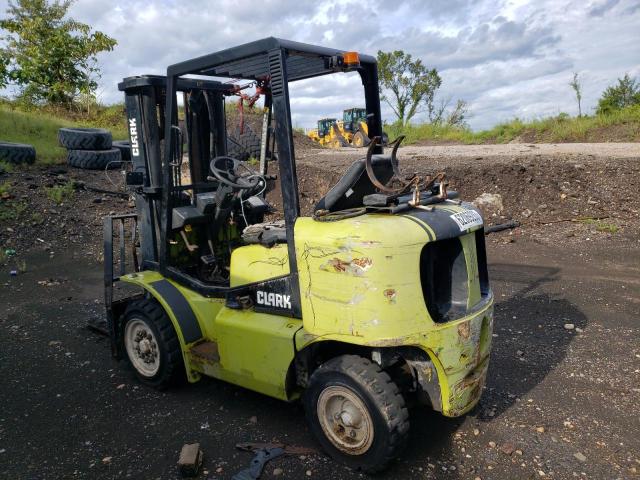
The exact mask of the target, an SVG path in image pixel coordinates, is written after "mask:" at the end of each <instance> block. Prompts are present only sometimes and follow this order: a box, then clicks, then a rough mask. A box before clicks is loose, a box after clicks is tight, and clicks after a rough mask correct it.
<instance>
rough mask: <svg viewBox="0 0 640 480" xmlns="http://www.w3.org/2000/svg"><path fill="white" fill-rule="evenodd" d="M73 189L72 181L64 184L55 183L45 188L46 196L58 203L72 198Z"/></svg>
mask: <svg viewBox="0 0 640 480" xmlns="http://www.w3.org/2000/svg"><path fill="white" fill-rule="evenodd" d="M75 191H76V189H75V186H74V182H67V183H66V184H64V185H56V186H54V187H50V188H47V197H49V198H50V199H51V200H53V201H54V202H55V203H57V204H58V205H60V204H61V203H63V202H64V201H65V200H67V199H69V198H72V197H73V195H74V193H75Z"/></svg>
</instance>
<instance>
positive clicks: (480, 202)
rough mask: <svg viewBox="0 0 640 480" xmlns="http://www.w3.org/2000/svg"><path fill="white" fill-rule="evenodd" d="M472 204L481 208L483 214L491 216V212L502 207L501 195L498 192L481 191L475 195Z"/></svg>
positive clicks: (497, 210) (500, 209)
mask: <svg viewBox="0 0 640 480" xmlns="http://www.w3.org/2000/svg"><path fill="white" fill-rule="evenodd" d="M472 203H473V205H475V206H476V207H478V208H479V209H480V210H482V213H484V215H485V216H491V214H492V213H499V212H501V211H502V210H503V209H504V205H503V203H502V195H500V194H499V193H487V192H485V193H483V194H482V195H480V196H479V197H477V198H476V199H475V200H474V201H473V202H472Z"/></svg>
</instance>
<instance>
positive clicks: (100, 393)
mask: <svg viewBox="0 0 640 480" xmlns="http://www.w3.org/2000/svg"><path fill="white" fill-rule="evenodd" d="M504 147H508V148H516V149H517V148H522V149H523V150H524V149H525V148H529V147H523V146H512V145H509V146H504ZM537 147H538V148H550V147H546V146H545V147H543V146H540V145H538V146H537ZM434 148H436V150H433V149H434ZM449 148H453V149H454V150H453V151H454V152H456V151H458V150H455V149H461V150H464V151H466V152H467V153H468V156H467V157H466V160H464V159H461V158H460V157H459V155H461V154H459V153H455V154H454V153H448V154H444V153H442V152H444V151H445V150H444V147H420V148H419V150H418V152H431V153H429V154H428V159H429V161H426V160H424V159H423V160H420V159H417V158H414V159H412V158H410V157H411V155H410V150H409V149H406V150H403V151H402V154H401V157H400V158H401V162H402V161H403V159H404V162H403V164H402V165H403V167H404V168H405V169H406V168H409V169H412V168H415V167H418V168H416V170H418V169H419V170H424V171H431V168H434V167H437V168H440V167H441V166H448V167H449V168H448V169H447V172H448V177H449V178H450V180H451V182H452V184H454V186H455V187H456V188H458V189H459V190H460V191H461V192H462V194H463V197H464V198H474V197H475V196H477V195H478V194H480V193H482V192H485V191H492V192H494V191H496V190H497V191H499V192H501V194H503V199H504V211H503V212H502V213H496V217H495V218H493V220H495V222H499V221H501V217H505V218H507V217H509V216H513V217H514V218H517V219H520V220H523V221H524V220H527V221H529V222H530V223H527V224H525V225H524V227H523V228H521V229H518V230H516V231H515V232H503V233H500V234H497V235H492V236H490V237H488V240H489V243H488V245H489V252H488V253H489V262H490V273H491V280H492V287H493V289H494V293H495V296H496V313H495V316H496V324H495V337H494V339H493V342H494V348H493V352H492V359H491V366H490V370H489V379H488V384H487V388H486V390H485V392H484V396H483V399H482V401H481V403H480V405H479V406H478V407H477V408H476V409H475V410H473V411H472V412H471V413H470V414H469V415H467V416H465V417H463V418H460V419H453V420H451V419H444V418H442V417H441V416H439V415H436V414H432V413H428V412H423V411H417V412H414V415H413V417H412V433H411V442H410V445H409V447H408V448H407V450H406V452H405V453H404V455H403V456H402V457H401V458H400V459H399V461H398V462H397V463H396V464H395V465H394V466H393V467H392V468H391V469H390V470H389V471H387V472H386V473H385V474H384V475H381V476H380V477H379V478H382V479H431V478H459V479H468V478H470V479H474V478H475V477H480V478H482V479H484V480H486V479H500V480H501V479H504V480H507V479H514V478H558V479H565V478H567V479H568V478H594V479H609V478H623V479H627V478H629V479H631V478H638V472H639V471H640V453H639V452H640V440H639V439H638V435H637V432H638V431H639V430H640V419H639V417H638V415H637V405H638V404H640V347H639V343H638V338H640V325H639V324H638V318H640V253H639V252H640V248H638V247H639V246H640V243H639V240H638V238H639V237H638V231H637V228H638V223H640V222H638V214H639V213H638V199H637V191H638V188H639V187H640V185H639V184H638V181H639V179H640V171H639V169H640V149H639V148H638V146H637V145H633V144H632V145H628V146H626V147H622V149H621V150H617V152H618V153H612V152H613V150H609V151H608V153H602V152H604V150H603V149H616V148H621V147H620V146H615V145H614V146H609V145H604V146H592V150H591V154H592V155H594V157H593V158H592V157H588V156H585V155H582V154H575V155H574V154H569V153H563V154H554V155H547V154H544V155H542V156H541V157H537V156H536V154H535V153H527V152H522V153H519V154H517V155H513V156H512V154H504V155H502V154H498V153H496V151H498V150H499V149H501V148H503V146H500V147H496V148H494V149H493V150H492V152H493V153H492V154H491V155H489V154H482V155H480V154H478V153H469V152H472V151H474V150H473V149H475V148H478V149H486V148H487V147H486V146H479V147H446V149H449ZM563 148H564V147H563ZM634 148H635V153H634ZM423 149H427V150H423ZM438 149H441V150H438ZM625 149H630V150H628V151H627V152H626V153H625V152H624V150H625ZM490 150H491V149H490ZM434 151H435V152H441V153H442V155H441V156H440V157H439V156H438V155H437V154H434ZM483 151H486V150H483ZM594 151H595V152H596V153H594ZM476 152H477V151H476ZM597 152H600V153H597ZM307 153H308V152H299V160H300V161H299V163H300V168H299V177H300V181H301V190H302V192H303V194H304V195H303V207H304V208H306V209H310V208H311V205H312V204H313V203H314V202H315V200H317V197H318V195H319V194H320V191H321V190H322V189H325V190H326V189H327V188H329V186H330V184H331V182H332V180H333V179H334V178H335V177H336V176H337V171H338V167H343V166H344V165H346V164H348V163H350V161H352V160H353V158H354V157H357V156H359V155H360V154H361V152H341V153H339V154H335V152H333V153H332V152H326V151H321V152H320V153H319V154H318V153H314V155H313V156H307ZM302 155H304V157H303V158H300V157H302ZM420 155H422V153H420V154H416V156H420ZM474 155H478V156H483V158H482V159H476V158H475V157H474ZM485 155H486V157H485ZM501 155H502V157H503V158H502V159H497V158H496V159H495V160H492V158H494V157H501ZM610 155H613V156H610ZM434 156H435V160H434ZM440 159H441V160H442V163H441V164H440V163H438V165H434V163H435V161H438V162H440ZM457 159H458V160H459V161H458V160H457ZM503 160H504V161H503ZM576 165H578V167H576ZM523 167H524V169H525V170H524V171H522V168H523ZM50 173H51V169H49V170H44V171H39V170H34V171H31V172H26V173H23V172H16V173H14V174H11V176H10V177H8V178H9V179H10V181H12V182H15V183H16V187H15V189H14V194H15V199H14V200H15V201H18V200H19V201H24V202H27V203H28V205H29V207H30V209H31V210H30V211H29V215H31V214H32V212H36V211H37V212H39V213H40V214H41V215H43V217H44V220H43V221H42V222H32V218H31V216H29V217H24V218H22V219H21V218H18V219H16V220H15V221H11V222H7V223H5V224H3V225H2V232H1V233H0V245H1V246H2V248H3V249H4V248H7V247H9V246H13V247H16V248H17V250H18V256H17V257H14V259H10V260H9V261H8V263H7V265H5V266H2V267H0V279H1V281H0V378H2V388H0V405H1V406H2V408H1V409H0V478H28V479H45V478H46V479H49V478H52V479H57V478H104V479H119V478H142V479H147V478H162V479H165V478H178V475H177V473H176V468H175V463H176V461H177V457H178V453H179V450H180V447H181V446H182V444H183V443H187V442H191V441H199V442H201V443H202V446H203V449H204V452H205V464H204V467H205V470H206V471H207V472H208V473H206V474H202V475H201V476H200V477H199V478H207V479H229V478H231V477H232V475H233V474H234V473H236V472H237V471H239V470H241V469H242V468H245V467H246V466H248V464H249V461H250V459H251V455H250V454H248V453H242V452H239V451H237V450H236V449H235V447H234V446H235V444H236V443H238V442H242V441H271V440H279V441H282V442H286V443H291V444H295V445H303V446H308V447H315V444H314V442H313V440H312V439H311V437H310V435H309V432H308V430H307V428H306V425H305V423H304V415H303V412H302V409H301V408H300V407H299V406H298V405H297V404H294V405H289V404H285V403H282V402H279V401H276V400H272V399H269V398H267V397H264V396H261V395H258V394H254V393H251V392H248V391H246V390H243V389H241V388H237V387H234V386H231V385H229V384H226V383H223V382H218V381H215V380H211V379H205V380H204V381H202V382H200V383H199V384H196V385H188V386H185V387H183V388H180V389H175V390H170V391H168V392H164V393H157V392H154V391H151V390H149V389H147V388H144V387H142V386H141V385H139V384H138V383H137V382H136V381H135V380H134V379H133V377H132V375H131V374H130V373H129V372H128V371H127V370H126V369H125V368H124V366H123V364H121V363H117V362H114V361H113V360H112V359H111V358H110V355H109V348H108V344H107V342H106V341H105V339H104V338H102V337H99V336H96V335H94V334H93V333H91V332H89V331H88V330H87V329H86V328H85V324H86V321H87V319H89V318H98V317H100V316H102V315H103V307H102V286H101V285H102V270H101V264H100V262H99V250H100V241H101V238H100V236H101V229H100V222H99V217H100V216H101V215H103V214H106V213H108V212H110V211H116V212H120V211H124V210H126V209H127V208H128V203H127V200H126V199H118V198H117V197H113V196H109V195H102V194H97V193H95V192H91V191H87V190H79V191H77V192H76V194H75V197H74V198H73V199H72V200H71V201H69V202H67V204H66V205H63V206H58V205H55V204H53V202H52V201H51V200H50V199H48V198H47V196H46V195H45V194H44V189H45V188H46V186H47V185H51V184H55V183H56V182H66V181H67V180H68V178H70V177H73V178H77V179H80V178H82V179H84V180H85V181H86V183H87V184H91V185H98V186H103V187H104V188H113V187H109V185H108V184H107V182H106V181H105V180H104V179H103V174H102V173H95V174H89V175H87V174H85V173H84V172H77V171H71V170H69V171H66V172H64V173H63V172H62V171H58V172H57V173H56V172H54V173H53V174H50ZM25 176H27V177H29V178H30V180H26V181H25V180H24V177H25ZM61 176H62V178H61ZM529 177H531V181H529V180H528V179H529ZM5 178H6V177H5ZM5 178H3V179H5ZM565 182H568V183H569V186H568V187H567V186H566V185H565ZM30 185H33V186H34V187H31V186H30ZM495 186H498V188H497V189H495V188H493V187H495ZM488 187H491V188H488ZM562 187H564V190H563V189H562ZM578 187H580V188H578ZM563 194H564V195H565V196H564V197H562V195H563ZM96 198H100V202H99V203H94V202H95V199H96ZM589 198H591V201H592V202H593V201H596V202H598V203H596V204H593V203H589ZM14 200H12V201H14ZM541 204H545V205H546V207H545V208H542V209H540V208H539V207H540V205H541ZM524 208H529V209H530V210H531V212H532V213H531V215H529V216H528V217H523V216H522V213H523V210H524ZM51 209H53V210H54V211H55V212H56V213H54V214H51V212H50V211H51ZM541 211H542V213H539V212H541ZM552 212H553V213H552ZM574 212H575V213H576V214H575V215H574ZM543 213H544V214H545V215H546V216H545V217H543V216H542V214H543ZM588 214H591V215H592V216H607V217H609V218H607V219H606V221H607V222H612V223H615V224H616V225H617V226H619V230H617V231H616V232H611V231H600V230H599V229H598V228H599V225H598V224H597V223H591V222H586V221H572V220H576V219H580V218H582V217H583V216H586V215H588ZM596 214H597V215H596ZM564 216H567V218H566V220H567V221H566V222H565V221H561V222H558V223H545V222H543V221H542V220H550V219H559V220H563V217H564ZM535 219H538V221H537V223H534V222H533V220H535ZM603 221H605V220H603ZM34 223H35V224H34ZM7 228H10V229H11V230H12V231H11V232H9V231H8V230H7ZM38 238H39V239H40V240H38ZM15 259H19V260H24V261H25V263H26V266H27V269H26V272H25V273H20V274H19V275H18V276H17V277H10V276H9V269H11V268H13V265H14V264H13V263H12V262H13V261H14V260H15ZM569 323H570V324H573V325H574V328H573V329H571V330H568V329H565V327H564V325H565V324H569ZM252 417H256V418H255V419H254V418H252ZM254 420H255V421H254ZM275 468H280V469H282V470H283V472H282V473H281V474H280V475H279V476H274V475H273V471H274V469H275ZM308 470H309V471H310V472H311V478H322V479H324V478H334V479H336V480H338V479H351V478H361V477H362V476H361V475H359V474H356V473H353V472H350V471H348V470H346V469H344V468H342V467H339V466H336V465H335V464H334V463H332V462H331V461H330V460H329V459H327V458H326V457H325V456H324V455H322V454H319V453H318V454H314V455H309V456H305V457H304V458H298V457H287V458H283V459H279V460H276V461H274V462H273V463H271V464H269V465H268V466H267V469H266V471H265V474H264V475H263V477H262V478H266V479H269V478H286V479H300V478H309V477H307V476H306V472H307V471H308ZM543 474H544V477H543V476H542V475H543Z"/></svg>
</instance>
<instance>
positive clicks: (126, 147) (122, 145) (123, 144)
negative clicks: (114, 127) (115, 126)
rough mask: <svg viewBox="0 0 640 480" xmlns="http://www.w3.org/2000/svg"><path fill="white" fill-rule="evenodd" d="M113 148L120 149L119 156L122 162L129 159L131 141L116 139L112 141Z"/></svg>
mask: <svg viewBox="0 0 640 480" xmlns="http://www.w3.org/2000/svg"><path fill="white" fill-rule="evenodd" d="M113 148H117V149H118V150H120V157H121V158H122V161H123V162H128V161H130V160H131V142H130V141H129V140H116V141H115V142H113Z"/></svg>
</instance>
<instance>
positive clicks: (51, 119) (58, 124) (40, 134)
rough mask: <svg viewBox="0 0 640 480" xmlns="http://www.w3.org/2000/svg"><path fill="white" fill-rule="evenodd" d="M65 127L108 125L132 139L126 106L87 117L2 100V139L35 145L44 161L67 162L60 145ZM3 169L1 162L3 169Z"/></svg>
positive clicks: (100, 110)
mask: <svg viewBox="0 0 640 480" xmlns="http://www.w3.org/2000/svg"><path fill="white" fill-rule="evenodd" d="M62 127H94V128H106V129H107V130H110V131H111V133H112V135H113V138H114V139H126V138H128V134H127V130H126V116H125V112H124V105H112V106H108V107H102V106H101V107H97V108H96V109H95V110H94V111H93V113H92V114H91V115H89V116H87V115H82V114H79V113H74V112H67V111H62V110H54V109H50V108H42V109H41V110H38V111H25V110H21V109H19V108H18V107H17V106H16V105H15V104H13V103H11V102H1V103H0V132H1V133H0V140H4V141H6V142H14V143H26V144H28V145H33V146H34V147H35V149H36V162H38V163H40V164H55V163H62V162H64V160H65V158H66V153H67V151H66V150H65V149H64V148H63V147H61V146H60V145H59V144H58V129H60V128H62ZM3 163H4V162H3ZM3 169H4V165H0V172H1V171H2V170H3ZM5 171H7V170H6V169H5Z"/></svg>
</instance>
